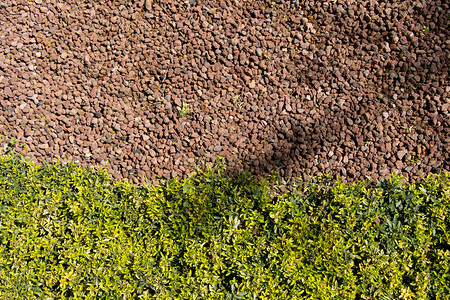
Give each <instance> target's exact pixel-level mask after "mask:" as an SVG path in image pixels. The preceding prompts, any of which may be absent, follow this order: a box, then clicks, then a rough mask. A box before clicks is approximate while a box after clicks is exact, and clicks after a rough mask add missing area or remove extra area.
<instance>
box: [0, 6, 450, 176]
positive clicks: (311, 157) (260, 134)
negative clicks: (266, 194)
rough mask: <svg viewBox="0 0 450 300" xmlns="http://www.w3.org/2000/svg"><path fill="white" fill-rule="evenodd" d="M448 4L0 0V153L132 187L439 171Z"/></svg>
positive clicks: (445, 121)
mask: <svg viewBox="0 0 450 300" xmlns="http://www.w3.org/2000/svg"><path fill="white" fill-rule="evenodd" d="M449 15H450V11H449V3H448V2H447V1H443V0H442V1H440V0H437V1H429V0H426V1H425V0H414V1H412V0H405V1H392V0H388V1H382V0H380V1H375V0H368V1H364V0H357V1H355V0H336V1H331V0H330V1H323V0H320V1H319V0H317V1H314V0H312V1H253V0H252V1H231V0H228V1H225V0H223V1H207V0H190V1H178V0H176V1H175V0H169V1H162V0H159V1H158V0H154V1H147V0H146V1H131V0H129V1H126V0H117V1H96V0H82V1H79V0H77V1H72V0H68V1H55V0H45V1H43V0H34V1H33V0H2V1H1V3H0V134H1V143H0V147H1V149H0V152H2V153H6V152H10V151H16V152H19V153H21V154H22V155H24V156H26V157H29V158H32V159H33V160H35V161H38V162H52V161H56V160H57V159H61V160H62V161H79V162H80V164H81V165H83V166H88V165H103V166H105V167H107V168H108V169H109V170H110V172H111V174H112V175H113V177H114V178H115V179H128V180H131V181H134V182H142V180H148V181H149V182H151V183H154V182H156V179H157V178H168V177H175V176H179V177H184V176H186V175H187V174H189V173H191V172H192V171H193V170H194V169H195V167H196V166H204V165H210V164H212V163H213V162H214V161H215V160H216V157H217V156H221V157H224V158H225V160H226V161H227V164H228V166H229V168H230V170H231V171H233V170H235V171H236V170H243V169H246V170H250V171H251V172H253V173H254V174H268V173H269V172H270V171H272V170H279V171H280V174H281V176H283V177H285V178H288V177H291V176H295V177H299V176H303V178H304V179H307V178H308V177H309V176H311V175H320V174H324V173H328V172H333V174H335V175H339V176H340V177H341V178H343V179H344V181H354V180H360V179H367V178H371V179H372V180H379V179H381V178H383V177H384V176H388V175H389V174H391V173H397V174H403V175H404V176H406V177H407V178H411V179H416V178H420V177H421V176H423V175H424V174H428V173H437V172H449V171H450V165H449V163H450V156H449V150H448V149H450V126H449V117H450V100H449V95H450V86H449V78H448V66H449V59H450V52H449V50H450V36H449V19H448V16H449Z"/></svg>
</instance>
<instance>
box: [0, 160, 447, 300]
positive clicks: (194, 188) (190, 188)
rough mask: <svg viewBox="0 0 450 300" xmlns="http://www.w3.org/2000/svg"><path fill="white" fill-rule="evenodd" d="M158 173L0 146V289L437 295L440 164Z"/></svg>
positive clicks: (443, 208) (88, 293)
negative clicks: (384, 174) (138, 174)
mask: <svg viewBox="0 0 450 300" xmlns="http://www.w3.org/2000/svg"><path fill="white" fill-rule="evenodd" d="M223 174H224V167H223V166H217V167H215V168H213V169H209V170H207V171H206V172H199V174H198V175H193V176H191V177H189V178H187V179H185V180H182V181H179V180H178V179H171V180H168V181H166V182H164V183H162V184H160V185H158V186H134V185H132V184H130V183H127V182H116V183H115V182H113V181H112V180H111V179H110V176H109V175H108V173H107V172H106V171H105V170H104V169H89V170H86V169H82V168H80V167H78V166H77V165H75V164H72V163H70V164H67V165H62V164H52V165H42V166H35V165H34V164H33V163H32V162H29V161H27V160H25V159H23V158H21V157H17V156H11V155H9V156H0V217H1V219H0V283H1V284H0V298H1V299H8V298H11V299H33V298H39V299H56V298H63V299H64V298H71V299H78V298H80V299H81V298H82V299H85V298H88V299H304V298H306V299H308V298H311V299H330V298H333V299H448V298H446V297H448V295H449V294H450V267H449V266H450V246H449V235H450V231H449V207H450V189H449V183H450V175H449V174H446V175H435V176H431V175H430V176H428V177H427V178H425V179H424V180H422V181H420V182H417V183H411V184H401V183H400V180H399V178H396V177H393V178H392V179H390V180H389V181H383V182H380V183H379V184H378V185H377V186H376V187H374V188H369V187H368V185H367V183H365V182H359V183H356V184H353V185H348V184H344V183H342V182H341V181H339V180H337V181H335V182H333V181H332V180H330V178H329V177H326V176H325V177H322V178H316V179H315V183H313V182H309V183H300V182H298V183H295V184H294V188H293V191H291V192H288V193H286V194H284V195H280V196H278V197H271V196H270V195H271V184H272V183H273V181H274V179H273V177H269V178H267V179H265V180H260V181H255V180H253V179H251V177H250V176H248V175H247V174H242V175H240V176H237V177H235V178H230V177H226V176H224V175H223Z"/></svg>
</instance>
